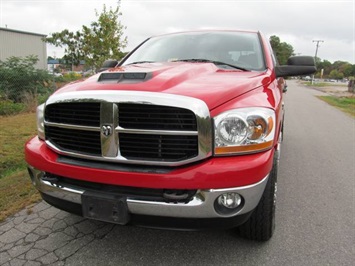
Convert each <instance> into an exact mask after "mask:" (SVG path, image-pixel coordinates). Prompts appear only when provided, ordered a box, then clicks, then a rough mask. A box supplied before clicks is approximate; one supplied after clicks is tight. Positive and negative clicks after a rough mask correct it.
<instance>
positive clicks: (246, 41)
mask: <svg viewBox="0 0 355 266" xmlns="http://www.w3.org/2000/svg"><path fill="white" fill-rule="evenodd" d="M263 58H264V57H263V54H262V49H261V45H260V40H259V38H258V35H257V34H256V33H248V32H190V33H178V34H171V35H163V36H159V37H153V38H150V39H148V40H147V41H146V42H145V43H143V44H142V45H141V46H140V47H139V48H138V49H137V50H136V51H135V52H134V53H133V54H132V55H130V56H129V57H128V58H127V59H126V60H125V61H124V62H123V63H122V65H128V64H134V63H144V62H173V61H179V60H184V61H189V60H191V62H199V60H196V59H204V60H208V61H216V62H224V63H226V64H227V65H223V64H218V67H221V68H231V66H228V64H229V65H233V66H237V67H241V68H244V69H247V70H257V71H260V70H264V69H265V64H264V59H263ZM193 60H195V61H193Z"/></svg>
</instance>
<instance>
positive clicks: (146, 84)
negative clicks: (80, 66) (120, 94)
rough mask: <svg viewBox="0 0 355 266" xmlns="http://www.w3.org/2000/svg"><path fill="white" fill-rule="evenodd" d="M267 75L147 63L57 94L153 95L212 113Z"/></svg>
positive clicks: (207, 66) (112, 71) (265, 80)
mask: <svg viewBox="0 0 355 266" xmlns="http://www.w3.org/2000/svg"><path fill="white" fill-rule="evenodd" d="M266 73H267V72H252V71H241V70H234V69H221V68H218V67H216V66H215V65H214V64H212V63H186V62H170V63H145V64H136V65H128V66H124V67H117V68H113V69H110V70H109V71H105V72H102V73H99V74H96V75H94V76H92V77H90V78H88V79H86V80H82V81H78V82H74V83H71V84H68V85H67V86H65V87H63V88H62V89H60V90H58V91H57V92H56V93H63V92H71V91H87V90H117V91H119V90H125V91H149V92H161V93H169V94H178V95H184V96H189V97H193V98H198V99H200V100H202V101H204V102H205V103H206V104H207V106H208V107H209V109H210V110H212V109H214V108H215V107H217V106H219V105H221V104H223V103H225V102H227V101H229V100H231V99H233V98H235V97H238V96H240V95H242V94H244V93H246V92H248V91H250V90H253V89H255V88H257V87H260V86H262V85H265V84H266V83H268V82H269V80H270V79H269V78H268V75H267V74H266Z"/></svg>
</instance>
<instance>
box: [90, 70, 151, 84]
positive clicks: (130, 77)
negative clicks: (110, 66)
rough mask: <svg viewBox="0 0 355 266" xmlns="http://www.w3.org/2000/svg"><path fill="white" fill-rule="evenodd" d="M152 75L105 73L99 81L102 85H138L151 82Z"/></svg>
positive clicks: (142, 73)
mask: <svg viewBox="0 0 355 266" xmlns="http://www.w3.org/2000/svg"><path fill="white" fill-rule="evenodd" d="M151 77H152V73H144V72H125V73H121V72H105V73H101V75H100V76H99V79H98V80H97V81H98V82H100V83H137V82H144V81H147V80H149V79H150V78H151Z"/></svg>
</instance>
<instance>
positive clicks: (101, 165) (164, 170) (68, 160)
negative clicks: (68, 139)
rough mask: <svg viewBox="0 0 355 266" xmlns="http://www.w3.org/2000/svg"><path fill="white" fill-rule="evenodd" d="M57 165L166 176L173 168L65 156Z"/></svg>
mask: <svg viewBox="0 0 355 266" xmlns="http://www.w3.org/2000/svg"><path fill="white" fill-rule="evenodd" d="M57 162H58V163H64V164H70V165H75V166H80V167H87V168H95V169H103V170H113V171H121V172H134V173H154V174H168V173H170V172H171V171H173V170H174V169H175V168H174V167H164V166H150V165H135V164H134V165H130V164H117V163H108V162H99V161H91V160H86V159H79V158H72V157H67V156H62V155H60V156H58V158H57Z"/></svg>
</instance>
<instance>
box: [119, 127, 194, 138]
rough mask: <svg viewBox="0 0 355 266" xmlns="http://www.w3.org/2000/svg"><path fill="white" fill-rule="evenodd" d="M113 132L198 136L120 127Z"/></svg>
mask: <svg viewBox="0 0 355 266" xmlns="http://www.w3.org/2000/svg"><path fill="white" fill-rule="evenodd" d="M115 130H116V132H118V133H131V134H153V135H154V134H159V135H181V136H198V131H178V130H146V129H125V128H121V127H117V128H116V129H115Z"/></svg>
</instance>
